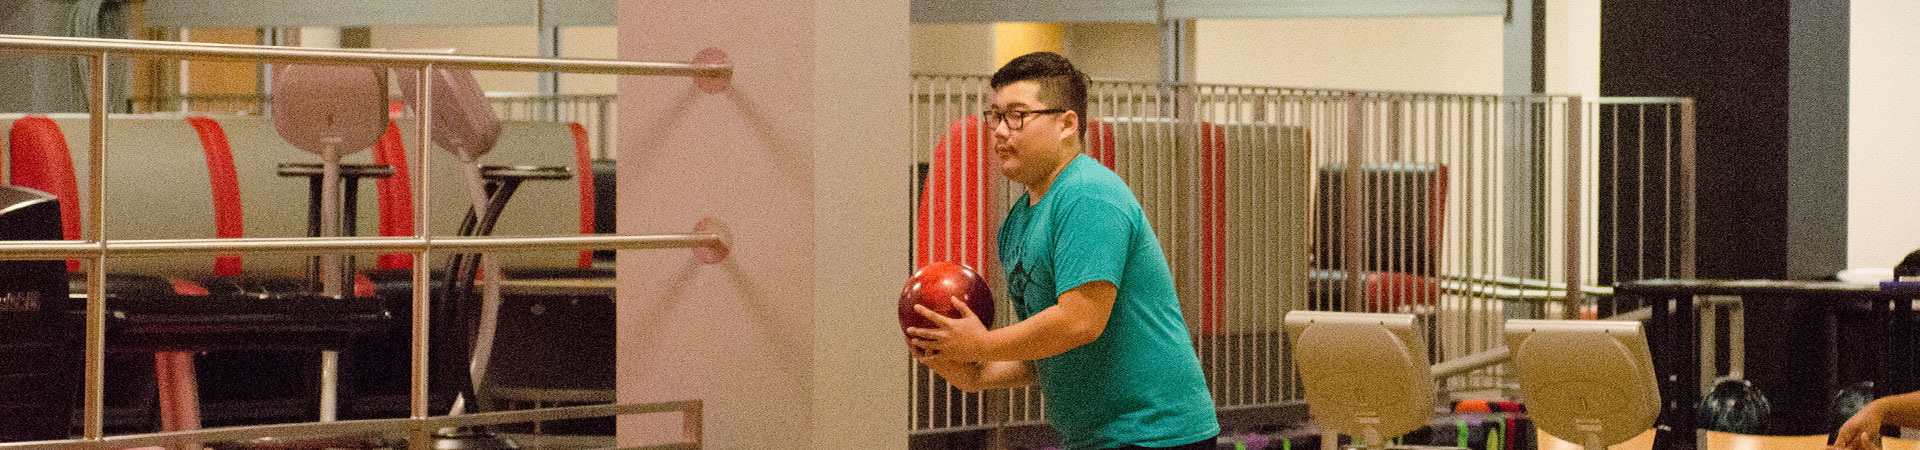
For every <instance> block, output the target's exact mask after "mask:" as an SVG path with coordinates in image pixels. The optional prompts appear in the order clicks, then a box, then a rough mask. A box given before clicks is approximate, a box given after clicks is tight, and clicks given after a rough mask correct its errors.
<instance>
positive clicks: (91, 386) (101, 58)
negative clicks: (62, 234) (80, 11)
mask: <svg viewBox="0 0 1920 450" xmlns="http://www.w3.org/2000/svg"><path fill="white" fill-rule="evenodd" d="M109 56H110V54H109V53H107V52H100V53H99V54H97V55H94V56H92V57H90V58H89V59H88V63H89V65H88V69H89V70H88V72H90V73H91V75H92V76H91V77H89V79H88V80H87V84H88V85H89V86H87V91H88V92H90V93H92V94H93V98H91V99H88V100H89V101H88V102H87V116H88V119H89V121H88V124H87V134H88V137H89V139H88V141H89V143H88V147H87V153H88V156H87V176H88V177H90V179H88V180H87V184H89V186H88V188H87V189H88V192H87V197H88V198H87V204H88V205H89V207H88V209H89V210H90V211H89V212H91V213H92V215H93V216H92V217H90V218H91V219H93V220H91V221H90V222H92V223H90V225H91V226H90V227H88V229H87V230H86V234H85V237H86V240H87V241H88V242H91V243H93V244H96V245H99V246H100V253H99V255H98V256H95V257H92V258H88V259H87V260H86V261H87V263H88V266H89V267H88V270H87V312H86V315H87V319H86V327H87V329H86V352H87V354H86V363H85V365H86V371H87V373H86V381H85V383H86V392H85V394H84V397H83V398H84V401H85V402H86V404H85V406H84V408H83V409H84V411H82V415H83V416H84V418H83V419H82V422H83V423H82V426H81V430H80V435H81V437H82V438H83V439H86V440H88V441H90V443H91V444H92V446H93V447H94V448H100V447H101V446H102V445H103V441H101V439H102V438H104V437H105V424H106V421H105V417H106V406H105V405H106V404H105V401H104V399H105V398H106V373H107V371H106V364H107V360H106V352H107V281H106V280H107V278H106V277H107V248H106V240H107V99H108V97H109V95H108V94H110V93H109V92H107V80H108V76H109V74H108V73H107V68H108V60H107V58H108V57H109Z"/></svg>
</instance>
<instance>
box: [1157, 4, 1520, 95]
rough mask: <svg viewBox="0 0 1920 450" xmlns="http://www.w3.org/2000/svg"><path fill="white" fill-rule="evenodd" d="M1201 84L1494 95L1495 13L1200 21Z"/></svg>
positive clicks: (1498, 78) (1497, 57)
mask: <svg viewBox="0 0 1920 450" xmlns="http://www.w3.org/2000/svg"><path fill="white" fill-rule="evenodd" d="M1198 22H1199V23H1198V24H1197V25H1196V26H1195V33H1196V34H1197V36H1196V40H1195V45H1196V46H1197V48H1196V49H1195V58H1196V59H1197V61H1196V62H1195V64H1194V68H1195V78H1196V79H1197V80H1198V81H1199V82H1202V83H1223V84H1253V85H1263V86H1285V87H1303V88H1331V89H1361V90H1389V91H1421V92H1449V93H1485V94H1495V93H1499V92H1500V89H1501V75H1500V73H1501V72H1500V71H1501V65H1500V62H1501V47H1500V45H1501V44H1500V39H1501V35H1500V32H1501V19H1500V18H1499V17H1420V18H1313V19H1266V20H1201V21H1198Z"/></svg>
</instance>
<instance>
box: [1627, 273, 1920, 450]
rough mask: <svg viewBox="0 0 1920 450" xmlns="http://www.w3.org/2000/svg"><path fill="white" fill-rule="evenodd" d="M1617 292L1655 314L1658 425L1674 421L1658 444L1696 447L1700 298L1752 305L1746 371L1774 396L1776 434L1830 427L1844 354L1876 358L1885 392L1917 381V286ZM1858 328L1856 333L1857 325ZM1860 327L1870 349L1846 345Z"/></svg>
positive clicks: (1757, 283)
mask: <svg viewBox="0 0 1920 450" xmlns="http://www.w3.org/2000/svg"><path fill="white" fill-rule="evenodd" d="M1614 295H1615V298H1614V299H1613V301H1616V302H1622V303H1623V304H1622V305H1621V306H1622V307H1626V308H1631V307H1633V304H1632V302H1636V301H1637V302H1640V304H1641V305H1644V306H1646V307H1649V308H1651V311H1652V317H1651V318H1650V319H1649V320H1648V324H1647V334H1648V336H1647V339H1648V342H1649V344H1651V346H1652V347H1653V357H1654V367H1655V370H1656V372H1657V373H1658V374H1659V376H1660V397H1661V400H1662V402H1663V403H1664V404H1663V405H1662V409H1661V418H1660V422H1659V423H1660V425H1662V426H1665V427H1668V430H1666V431H1665V432H1666V433H1668V435H1667V436H1663V437H1662V438H1661V439H1658V440H1659V441H1661V442H1659V443H1658V444H1657V445H1656V448H1688V449H1690V448H1695V446H1696V445H1697V442H1696V437H1695V436H1696V433H1695V430H1696V429H1697V423H1696V421H1697V420H1698V414H1699V411H1698V404H1699V402H1700V397H1701V394H1702V392H1701V391H1702V389H1701V386H1702V375H1703V374H1702V369H1703V368H1702V367H1701V365H1700V361H1701V358H1702V349H1703V347H1702V346H1701V342H1700V341H1701V323H1702V322H1703V321H1702V317H1701V314H1700V311H1702V309H1703V308H1702V307H1703V306H1708V305H1709V303H1710V302H1711V301H1712V300H1711V299H1707V298H1702V297H1703V296H1731V297H1737V298H1738V299H1737V300H1736V301H1735V302H1734V304H1736V305H1741V307H1742V308H1744V309H1745V310H1746V314H1745V315H1746V317H1747V319H1746V326H1745V330H1746V331H1747V333H1746V346H1745V347H1746V348H1745V350H1746V351H1745V355H1744V356H1745V357H1746V360H1747V364H1745V366H1746V367H1747V369H1748V370H1746V372H1745V378H1746V379H1748V380H1750V381H1753V382H1754V384H1755V385H1756V386H1760V387H1762V390H1763V391H1764V392H1765V394H1766V395H1767V396H1768V397H1769V400H1770V401H1771V403H1772V417H1770V418H1769V420H1768V423H1769V425H1770V426H1769V430H1768V431H1769V432H1770V433H1784V434H1819V433H1822V432H1825V431H1823V430H1824V428H1825V427H1826V415H1827V413H1826V410H1827V408H1826V402H1827V396H1830V395H1832V393H1833V392H1834V391H1835V390H1837V389H1838V388H1839V386H1837V385H1838V384H1840V381H1841V380H1840V379H1839V378H1840V376H1841V371H1840V366H1841V362H1842V356H1843V354H1844V356H1845V357H1846V358H1847V359H1846V361H1847V363H1848V364H1855V363H1856V362H1864V363H1865V364H1868V365H1870V367H1869V368H1868V369H1867V370H1866V371H1867V372H1869V373H1870V375H1871V376H1870V379H1871V380H1872V381H1874V383H1875V386H1876V390H1877V391H1879V392H1878V393H1879V394H1880V395H1890V394H1893V393H1899V392H1906V391H1911V390H1915V389H1916V388H1920V383H1916V382H1915V381H1916V380H1915V379H1914V377H1912V376H1910V375H1911V374H1913V373H1915V372H1914V369H1915V368H1916V365H1915V358H1914V354H1913V353H1914V352H1913V351H1912V348H1911V345H1910V343H1912V342H1913V326H1912V320H1910V319H1911V317H1912V313H1913V301H1912V300H1913V299H1915V298H1920V289H1900V290H1882V289H1880V287H1879V286H1877V285H1870V284H1852V283H1839V282H1809V281H1780V280H1678V279H1654V280H1641V281H1633V282H1626V283H1621V284H1619V285H1617V286H1615V288H1614ZM1707 310H1708V311H1712V309H1710V307H1709V309H1707ZM1855 317H1864V318H1865V320H1866V322H1865V323H1858V322H1851V321H1849V322H1846V323H1845V324H1844V325H1845V326H1844V327H1843V326H1842V323H1841V319H1848V318H1855ZM1707 321H1708V322H1709V323H1710V322H1712V319H1711V318H1709V319H1708V320H1707ZM1854 326H1857V327H1858V328H1859V330H1858V333H1856V332H1855V331H1854V330H1853V329H1851V327H1854ZM1853 334H1859V335H1860V336H1859V337H1860V338H1861V339H1860V340H1862V341H1863V342H1864V344H1865V345H1864V346H1863V347H1854V346H1845V345H1841V341H1843V340H1844V339H1843V338H1844V337H1848V336H1851V335H1853ZM1709 344H1712V343H1709ZM1707 349H1709V350H1711V349H1712V347H1707ZM1859 353H1866V355H1862V356H1864V357H1865V358H1863V359H1859V360H1855V359H1852V357H1853V356H1855V355H1857V354H1859ZM1708 356H1709V357H1711V356H1712V355H1711V354H1709V355H1708ZM1730 356H1734V355H1730ZM1816 365H1817V367H1816ZM1706 369H1708V370H1711V368H1706ZM1708 375H1711V374H1708Z"/></svg>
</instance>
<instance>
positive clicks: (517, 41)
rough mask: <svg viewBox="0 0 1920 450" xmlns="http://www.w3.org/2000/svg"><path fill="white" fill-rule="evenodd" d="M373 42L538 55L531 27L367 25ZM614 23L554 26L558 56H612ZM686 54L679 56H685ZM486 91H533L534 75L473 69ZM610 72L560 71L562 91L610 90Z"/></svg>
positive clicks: (535, 86)
mask: <svg viewBox="0 0 1920 450" xmlns="http://www.w3.org/2000/svg"><path fill="white" fill-rule="evenodd" d="M371 31H372V33H371V34H372V45H373V47H374V48H394V49H446V48H450V49H454V50H455V51H458V52H460V53H464V54H472V55H498V56H538V55H539V54H540V41H539V34H538V33H536V32H535V30H534V27H531V26H519V27H373V28H372V29H371ZM614 44H615V40H614V27H564V28H561V29H560V56H562V57H567V58H593V59H613V58H614V57H616V55H617V52H616V51H615V47H616V46H615V45H614ZM690 57H691V56H687V57H683V58H682V59H685V58H690ZM474 78H476V79H478V80H479V81H480V87H481V89H484V90H486V91H487V92H539V91H540V88H539V79H540V78H539V75H537V74H534V73H532V72H485V71H476V72H474ZM614 79H615V77H614V76H612V75H585V74H573V75H561V77H560V91H561V92H563V93H583V94H584V93H594V94H606V93H613V91H614Z"/></svg>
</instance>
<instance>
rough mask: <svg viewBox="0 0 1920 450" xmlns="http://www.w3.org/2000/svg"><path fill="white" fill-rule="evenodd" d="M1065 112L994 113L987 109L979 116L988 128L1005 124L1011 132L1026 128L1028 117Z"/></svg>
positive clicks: (1048, 110) (1060, 110)
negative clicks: (983, 119)
mask: <svg viewBox="0 0 1920 450" xmlns="http://www.w3.org/2000/svg"><path fill="white" fill-rule="evenodd" d="M1067 111H1068V110H1066V109H1060V108H1054V109H1036V110H1033V111H995V110H991V109H989V110H986V111H982V112H980V116H981V117H985V118H987V127H988V128H992V127H994V126H997V125H998V124H1001V123H1005V124H1007V129H1009V130H1013V131H1020V129H1021V128H1024V127H1026V126H1027V118H1028V117H1033V116H1037V115H1041V114H1059V113H1063V112H1067Z"/></svg>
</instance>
